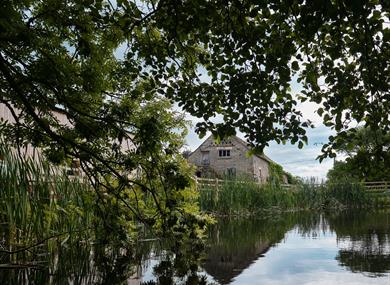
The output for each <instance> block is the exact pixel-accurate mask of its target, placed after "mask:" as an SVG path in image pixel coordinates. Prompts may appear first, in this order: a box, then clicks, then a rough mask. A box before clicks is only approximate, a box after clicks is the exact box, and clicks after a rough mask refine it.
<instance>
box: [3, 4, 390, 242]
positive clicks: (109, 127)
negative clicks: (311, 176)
mask: <svg viewBox="0 0 390 285" xmlns="http://www.w3.org/2000/svg"><path fill="white" fill-rule="evenodd" d="M0 13H1V17H0V18H1V21H0V39H1V41H0V85H1V92H0V103H2V104H4V105H5V106H6V108H8V109H9V110H10V112H11V113H12V117H13V120H14V121H15V122H14V123H13V124H10V122H3V123H2V124H1V127H0V132H1V134H2V135H3V136H4V137H6V138H7V140H9V141H13V142H15V143H16V144H17V145H18V146H21V145H25V144H27V143H32V145H34V146H37V147H40V148H42V149H43V150H44V151H45V153H46V155H47V157H48V158H49V159H50V160H51V161H53V162H57V163H60V162H63V161H65V160H67V159H72V158H79V159H80V160H81V164H82V168H83V171H84V172H85V173H87V175H88V176H89V178H90V181H91V183H92V184H93V186H94V188H95V189H100V190H101V188H105V189H106V190H105V192H106V194H107V195H110V198H109V200H110V201H111V202H112V203H114V204H115V203H121V204H122V205H125V206H126V207H127V208H128V210H129V211H130V212H131V213H132V215H134V216H136V217H137V219H138V220H140V221H143V222H144V223H146V224H149V225H150V226H152V227H154V226H156V227H159V228H163V227H162V226H161V225H162V224H165V225H168V226H165V228H164V231H166V230H169V229H172V228H174V229H176V228H175V227H172V226H173V225H174V226H179V227H180V226H181V225H185V224H186V223H188V222H190V221H191V222H193V223H194V228H191V229H190V230H189V231H188V234H189V235H190V233H191V234H192V233H194V232H197V231H198V229H199V227H198V225H196V224H197V223H198V222H199V225H200V228H202V225H203V223H204V220H203V218H201V217H200V216H199V215H198V214H197V212H196V207H195V206H193V204H191V203H190V202H189V200H190V199H189V200H188V197H189V196H191V195H192V194H190V193H188V189H189V187H190V177H189V175H188V174H189V173H188V171H187V170H188V168H187V167H186V166H185V163H184V162H183V161H181V160H180V159H178V154H179V151H178V150H179V148H180V143H179V137H180V135H179V134H178V133H177V132H175V131H174V130H175V129H176V128H179V129H181V127H182V124H181V123H180V121H178V120H177V117H176V116H174V115H173V114H172V113H171V112H169V110H168V108H169V104H168V103H167V102H166V101H164V100H163V98H168V99H170V100H174V101H176V102H178V103H179V105H180V106H181V107H182V108H183V109H184V110H185V111H188V112H189V113H191V114H192V115H194V116H196V117H199V118H202V119H203V121H202V122H200V123H198V124H197V131H198V132H199V134H201V135H204V134H205V133H206V131H207V130H210V131H212V132H213V133H214V134H215V135H216V136H217V137H220V138H221V137H224V136H228V135H232V134H234V133H235V131H236V128H238V129H239V130H240V131H242V132H243V133H245V134H246V138H247V140H248V141H249V142H250V143H252V144H253V145H254V146H255V150H258V151H261V150H262V149H263V148H264V147H265V146H266V145H267V143H268V142H269V141H270V140H276V141H277V142H285V141H287V140H291V142H292V143H298V147H300V148H301V147H303V145H304V143H305V142H306V141H307V137H306V135H305V127H307V126H310V125H311V123H310V122H309V121H306V120H304V119H303V118H302V114H301V112H300V111H299V110H298V109H297V104H298V102H297V100H298V99H299V100H301V101H305V100H310V101H313V102H316V103H318V104H322V107H320V108H319V109H318V111H317V112H318V114H319V115H321V116H322V117H323V120H324V123H325V124H326V125H327V126H331V127H335V128H336V130H337V131H338V132H339V137H340V139H342V138H344V135H343V134H344V133H343V132H342V131H343V130H344V129H346V128H348V122H349V121H351V120H355V121H358V122H361V121H363V122H365V124H366V125H367V126H370V127H371V128H373V129H380V130H383V131H384V132H386V131H388V130H389V128H390V126H389V116H388V110H389V109H390V107H389V104H390V103H389V100H386V98H387V97H386V96H388V90H389V78H390V77H389V76H387V74H388V70H389V61H388V58H389V52H390V48H389V44H390V41H389V40H388V39H389V28H388V27H386V24H385V21H386V19H388V18H389V4H388V2H387V1H376V0H370V1H360V2H357V3H355V2H354V1H352V2H351V1H336V2H329V1H325V0H320V1H305V2H302V1H254V0H245V1H222V0H215V1H208V0H196V1H193V0H191V1H189V0H186V1H179V2H178V1H176V0H161V1H154V0H147V1H115V3H114V1H112V2H111V1H109V0H97V1H81V0H72V1H60V0H49V1H40V0H31V1H2V2H1V4H0ZM200 74H203V75H205V74H207V76H208V77H207V79H204V78H203V79H202V78H201V77H202V76H201V75H200ZM293 78H298V79H299V81H300V82H302V84H303V88H304V91H303V92H302V94H301V95H300V96H299V98H298V99H297V98H296V97H295V96H293V94H292V90H291V87H290V85H291V81H292V79H293ZM322 83H325V84H322ZM55 112H57V114H62V115H63V116H65V117H66V120H67V122H63V121H60V120H59V118H58V117H57V115H55ZM216 115H221V116H222V117H223V119H224V122H223V123H216V122H215V120H214V119H215V117H216ZM179 133H180V131H179ZM124 141H130V142H131V143H132V144H133V145H134V146H135V149H136V150H133V151H128V150H123V149H122V148H121V147H120V146H121V145H122V143H123V142H124ZM333 146H334V144H333V141H331V144H330V145H325V146H324V148H323V150H324V155H325V156H326V155H329V156H333V155H334V153H333V152H332V147H333ZM139 166H140V167H141V168H142V173H143V174H142V178H140V179H138V178H137V179H135V178H134V177H131V176H129V175H128V173H134V171H136V170H137V168H138V167H139ZM94 182H95V183H94ZM140 197H141V198H140ZM142 199H150V200H148V201H153V203H152V205H153V206H151V205H150V204H147V203H144V202H143V200H142ZM161 199H162V201H161ZM129 201H131V203H129ZM99 202H104V199H99ZM111 202H110V203H111ZM125 218H127V217H125ZM160 226H161V227H160Z"/></svg>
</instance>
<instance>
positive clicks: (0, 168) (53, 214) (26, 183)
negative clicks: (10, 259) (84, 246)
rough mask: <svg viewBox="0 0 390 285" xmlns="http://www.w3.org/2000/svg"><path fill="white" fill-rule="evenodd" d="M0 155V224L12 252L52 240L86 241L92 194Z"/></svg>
mask: <svg viewBox="0 0 390 285" xmlns="http://www.w3.org/2000/svg"><path fill="white" fill-rule="evenodd" d="M0 155H1V158H2V160H0V222H1V223H2V225H3V227H2V229H3V230H2V234H3V237H4V239H5V240H7V241H8V243H9V244H8V246H9V248H10V249H9V250H10V251H12V250H14V249H15V248H21V247H22V248H23V247H24V246H29V245H32V244H34V243H36V242H39V241H42V240H45V239H47V238H49V237H51V236H58V237H60V238H61V240H62V241H63V242H65V241H66V240H68V239H72V238H73V237H74V236H75V235H77V237H78V239H87V238H88V237H89V234H88V231H87V230H88V229H89V228H90V227H91V226H92V223H93V217H94V213H93V212H94V208H93V205H94V201H93V200H94V193H93V191H91V189H90V188H89V187H88V186H87V184H85V183H83V181H82V180H79V179H71V178H69V177H68V176H67V175H66V173H64V172H60V171H59V170H58V168H53V167H52V166H50V165H49V164H47V163H45V162H44V161H43V160H42V159H35V160H33V159H31V158H24V157H20V156H18V155H17V153H16V152H15V151H12V149H10V148H9V147H7V146H5V145H2V146H1V147H0Z"/></svg>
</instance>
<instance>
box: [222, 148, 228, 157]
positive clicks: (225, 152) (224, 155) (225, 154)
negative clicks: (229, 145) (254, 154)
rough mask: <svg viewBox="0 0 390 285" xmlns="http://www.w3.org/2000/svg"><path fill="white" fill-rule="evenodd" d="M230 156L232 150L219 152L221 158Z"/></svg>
mask: <svg viewBox="0 0 390 285" xmlns="http://www.w3.org/2000/svg"><path fill="white" fill-rule="evenodd" d="M229 156H230V149H220V150H219V157H229Z"/></svg>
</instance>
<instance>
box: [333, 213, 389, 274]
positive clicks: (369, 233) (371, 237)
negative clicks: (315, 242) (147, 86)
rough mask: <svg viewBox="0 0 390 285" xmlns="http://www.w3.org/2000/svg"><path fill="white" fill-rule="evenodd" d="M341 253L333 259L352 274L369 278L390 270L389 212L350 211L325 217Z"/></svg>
mask: <svg viewBox="0 0 390 285" xmlns="http://www.w3.org/2000/svg"><path fill="white" fill-rule="evenodd" d="M327 220H328V222H329V225H330V228H331V229H333V230H334V231H335V232H336V233H337V239H338V242H339V245H340V247H342V249H341V250H340V251H339V254H338V256H337V257H336V259H337V260H338V261H339V263H340V265H342V266H344V267H346V268H348V269H349V270H351V271H352V272H365V273H368V275H369V276H377V275H381V274H383V273H385V272H388V271H389V270H390V212H389V211H375V212H370V211H353V212H343V213H341V214H336V215H335V214H333V215H330V214H328V215H327Z"/></svg>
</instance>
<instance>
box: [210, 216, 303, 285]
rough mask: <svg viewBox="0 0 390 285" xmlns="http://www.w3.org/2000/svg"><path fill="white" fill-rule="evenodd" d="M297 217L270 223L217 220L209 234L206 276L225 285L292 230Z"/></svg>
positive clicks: (248, 220) (244, 220)
mask: <svg viewBox="0 0 390 285" xmlns="http://www.w3.org/2000/svg"><path fill="white" fill-rule="evenodd" d="M299 216H300V215H298V214H283V216H280V217H278V218H275V217H273V218H269V219H261V220H255V219H238V220H223V219H222V220H220V221H218V223H217V224H216V225H214V226H213V227H212V228H211V229H210V232H209V248H208V249H207V260H206V262H205V264H204V268H205V270H206V272H207V273H208V274H210V275H212V276H213V277H214V278H215V279H216V280H217V281H218V282H220V283H222V284H228V283H229V282H231V280H232V279H233V278H234V277H236V276H238V275H239V274H240V273H241V272H242V271H243V270H244V269H245V268H247V267H248V266H249V265H250V264H252V263H253V262H254V261H255V260H256V259H258V258H259V257H261V255H262V254H264V253H265V252H267V251H268V249H269V248H270V247H272V246H273V245H274V244H275V243H278V242H280V241H281V240H282V239H283V238H284V235H285V233H286V232H287V231H288V230H289V229H291V228H292V227H293V226H294V225H295V223H296V221H297V219H298V217H299Z"/></svg>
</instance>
